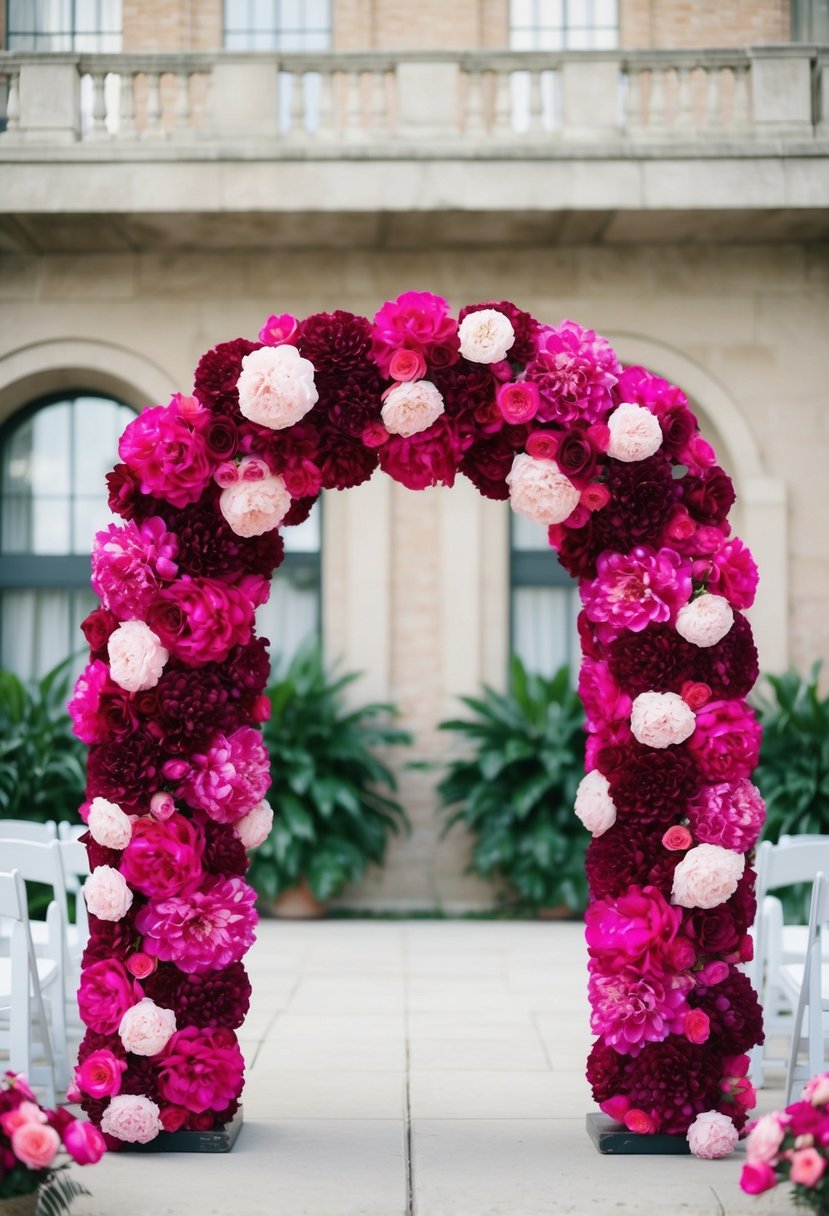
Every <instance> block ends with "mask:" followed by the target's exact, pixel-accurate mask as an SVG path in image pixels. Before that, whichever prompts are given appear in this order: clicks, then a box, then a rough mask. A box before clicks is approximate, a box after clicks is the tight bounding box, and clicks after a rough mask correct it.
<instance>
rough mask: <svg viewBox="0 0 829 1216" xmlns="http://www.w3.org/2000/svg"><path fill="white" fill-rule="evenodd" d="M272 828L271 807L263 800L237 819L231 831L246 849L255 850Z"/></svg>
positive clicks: (266, 837)
mask: <svg viewBox="0 0 829 1216" xmlns="http://www.w3.org/2000/svg"><path fill="white" fill-rule="evenodd" d="M272 827H273V807H272V806H271V804H270V803H269V802H268V801H267V799H265V798H263V799H262V801H261V802H257V804H256V806H255V807H253V808H252V809H251V810H249V811H248V813H247V815H243V816H242V818H241V819H237V820H236V822H235V823H234V825H233V830H234V832H235V833H236V835H237V836H238V837H239V839H240V840H241V842H242V844H243V845H244V846H245V848H246V849H256V848H258V847H259V845H260V844H262V843H263V842H264V841H266V840H267V839H268V836H269V835H270V831H271V828H272Z"/></svg>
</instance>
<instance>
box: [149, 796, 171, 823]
mask: <svg viewBox="0 0 829 1216" xmlns="http://www.w3.org/2000/svg"><path fill="white" fill-rule="evenodd" d="M175 813H176V804H175V802H173V797H172V795H171V794H166V793H164V791H163V790H159V791H158V793H156V794H153V796H152V798H151V799H150V814H151V815H153V816H154V817H155V818H156V819H160V820H162V821H163V820H165V819H169V818H170V816H171V815H174V814H175Z"/></svg>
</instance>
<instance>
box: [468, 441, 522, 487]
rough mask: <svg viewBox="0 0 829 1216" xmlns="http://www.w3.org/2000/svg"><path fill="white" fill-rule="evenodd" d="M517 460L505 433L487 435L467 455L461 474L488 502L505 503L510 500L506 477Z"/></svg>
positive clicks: (473, 445) (474, 444)
mask: <svg viewBox="0 0 829 1216" xmlns="http://www.w3.org/2000/svg"><path fill="white" fill-rule="evenodd" d="M514 458H515V452H514V451H513V449H512V447H511V445H510V443H509V441H508V439H507V437H506V436H505V435H504V434H503V432H502V433H501V434H498V435H485V436H484V437H483V438H482V439H479V440H478V442H477V443H473V444H472V446H471V447H470V448H469V449H468V451H466V452H464V454H463V456H462V457H461V464H460V471H461V472H462V473H463V474H464V476H466V477H468V478H469V480H470V481H471V482H472V484H473V486H475V487H476V488H477V489H478V490H479V491H480V492H481V494H483V495H484V497H485V498H494V499H498V500H504V499H507V498H509V486H508V485H507V482H506V476H507V473H509V471H510V469H511V468H512V462H513V460H514Z"/></svg>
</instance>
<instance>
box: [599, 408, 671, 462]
mask: <svg viewBox="0 0 829 1216" xmlns="http://www.w3.org/2000/svg"><path fill="white" fill-rule="evenodd" d="M607 427H608V430H609V431H610V443H609V444H608V448H607V454H608V456H612V457H613V459H614V460H622V461H624V462H625V463H627V464H630V463H631V462H632V461H634V460H647V458H648V456H653V454H654V452H658V451H659V449H660V448H661V446H662V428H661V427H660V425H659V420H658V419H657V417H656V415H655V414H652V413H651V411H650V410H649V409H647V408H646V407H645V406H644V405H634V404H633V403H632V402H630V401H623V402H622V404H621V405H620V406H618V407H617V408H616V409H615V410H614V411H613V413H612V414H611V415H610V417H609V418H608V420H607Z"/></svg>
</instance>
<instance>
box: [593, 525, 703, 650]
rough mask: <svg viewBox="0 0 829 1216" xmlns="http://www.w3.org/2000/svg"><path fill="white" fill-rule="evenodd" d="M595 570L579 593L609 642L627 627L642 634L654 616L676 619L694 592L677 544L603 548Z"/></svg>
mask: <svg viewBox="0 0 829 1216" xmlns="http://www.w3.org/2000/svg"><path fill="white" fill-rule="evenodd" d="M596 570H597V576H596V578H594V579H592V580H587V579H585V580H583V581H582V583H581V585H580V587H579V592H580V595H581V600H582V603H583V605H584V609H585V612H586V613H587V616H588V618H589V619H590V620H591V621H595V622H596V623H597V624H598V625H599V628H598V630H597V632H598V636H599V640H600V641H602V642H603V643H605V644H607V643H608V642H611V641H613V639H614V638H616V637H618V636H619V634H620V633H621V632H622V631H623V630H625V629H630V630H632V631H633V632H634V633H640V632H641V631H642V630H643V629H646V628H647V626H648V625H649V624H650V622H651V621H670V620H673V619H674V618H675V617H676V614H677V612H678V611H679V609H680V608H681V607H682V605H683V604H685V603H687V601H688V597H689V596H690V594H691V568H690V566H689V564H688V563H687V562H685V561H684V560H683V559H682V558H681V557H680V556H679V554H678V553H676V552H674V550H673V549H659V550H658V551H657V552H654V551H653V550H652V549H648V548H646V547H645V546H644V545H638V546H637V547H636V548H635V549H632V550H631V551H630V553H602V554H601V556H600V557H599V559H598V561H597V562H596Z"/></svg>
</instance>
